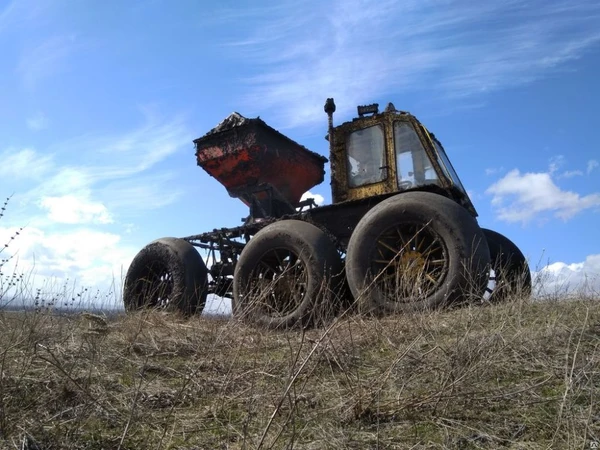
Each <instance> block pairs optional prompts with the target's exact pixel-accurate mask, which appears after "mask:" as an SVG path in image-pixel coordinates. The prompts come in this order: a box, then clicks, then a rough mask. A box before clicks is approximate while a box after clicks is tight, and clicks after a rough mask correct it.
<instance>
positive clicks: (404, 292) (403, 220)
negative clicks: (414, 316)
mask: <svg viewBox="0 0 600 450" xmlns="http://www.w3.org/2000/svg"><path fill="white" fill-rule="evenodd" d="M489 262H490V255H489V250H488V246H487V245H486V241H485V237H484V235H483V232H482V231H481V228H479V225H478V224H477V222H476V220H475V219H474V218H473V217H472V216H471V215H470V214H469V213H468V212H467V211H466V210H465V209H464V208H463V207H461V206H460V205H458V204H457V203H455V202H453V201H452V200H450V199H448V198H446V197H443V196H441V195H438V194H433V193H429V192H407V193H403V194H398V195H396V196H394V197H390V198H388V199H386V200H384V201H382V202H381V203H379V204H378V205H377V206H375V207H374V208H372V209H371V210H370V211H369V212H368V213H367V214H365V216H364V217H363V218H362V219H361V221H360V222H359V223H358V225H357V227H356V229H355V230H354V232H353V233H352V236H351V237H350V242H349V244H348V252H347V255H346V273H347V277H348V284H349V285H350V289H351V291H352V294H353V296H354V298H355V300H356V301H357V302H358V305H359V308H360V310H361V311H363V312H367V313H375V314H390V313H402V312H407V311H423V310H426V309H430V308H435V307H438V306H441V305H445V304H450V303H453V302H457V301H464V300H470V299H472V298H481V296H482V295H483V292H484V290H485V287H486V284H487V281H488V274H489Z"/></svg>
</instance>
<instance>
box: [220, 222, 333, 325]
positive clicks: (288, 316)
mask: <svg viewBox="0 0 600 450" xmlns="http://www.w3.org/2000/svg"><path fill="white" fill-rule="evenodd" d="M341 270H342V269H341V261H340V256H339V255H338V253H337V251H336V248H335V245H334V244H333V242H332V241H331V239H330V238H329V237H328V236H327V235H326V234H325V233H324V232H323V231H322V230H320V229H319V228H317V227H316V226H314V225H312V224H309V223H307V222H302V221H299V220H283V221H280V222H275V223H273V224H271V225H268V226H267V227H265V228H263V229H262V230H261V231H260V232H258V233H257V234H256V235H255V236H254V237H253V238H252V239H250V242H248V244H247V245H246V246H245V247H244V250H243V251H242V253H241V255H240V258H239V260H238V262H237V264H236V267H235V274H234V279H233V302H232V308H233V315H234V316H236V317H242V318H244V319H246V320H248V321H250V322H253V323H255V324H258V325H261V326H265V327H267V328H290V327H294V326H298V325H304V326H306V325H309V324H314V323H315V322H316V321H322V320H323V319H324V318H325V317H326V316H329V315H330V314H332V313H335V311H333V310H332V309H333V305H334V304H335V303H334V302H333V301H332V299H331V296H332V295H334V293H333V292H331V289H332V283H333V281H332V280H336V279H337V277H338V276H339V274H340V272H341Z"/></svg>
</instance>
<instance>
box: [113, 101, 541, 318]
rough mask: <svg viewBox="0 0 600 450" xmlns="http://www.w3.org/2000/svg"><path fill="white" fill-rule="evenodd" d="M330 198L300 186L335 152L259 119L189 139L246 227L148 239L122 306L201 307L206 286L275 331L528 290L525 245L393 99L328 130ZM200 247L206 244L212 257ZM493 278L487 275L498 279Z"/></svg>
mask: <svg viewBox="0 0 600 450" xmlns="http://www.w3.org/2000/svg"><path fill="white" fill-rule="evenodd" d="M334 111H335V103H334V101H333V99H327V101H326V103H325V112H326V113H327V115H328V133H327V136H326V139H328V141H329V150H330V151H329V153H330V155H329V164H330V173H331V196H332V203H331V204H329V205H324V206H317V205H316V203H315V202H314V199H311V198H308V199H303V194H304V193H306V192H307V191H309V190H310V189H311V188H313V187H314V186H316V185H318V184H319V183H321V182H323V180H324V176H325V170H324V169H325V163H326V162H328V159H327V158H325V157H323V156H321V155H319V154H317V153H314V152H312V151H310V150H308V149H306V148H305V147H303V146H301V145H299V144H298V143H296V142H294V141H293V140H291V139H289V138H288V137H286V136H284V135H283V134H281V133H279V132H278V131H276V130H275V129H273V128H271V127H270V126H268V125H267V124H266V123H265V122H264V121H263V120H261V119H260V118H256V119H247V118H245V117H243V116H241V115H239V114H237V113H234V114H232V115H230V116H229V117H227V118H226V119H225V120H224V121H222V122H221V123H220V124H219V125H218V126H217V127H216V128H214V129H212V130H211V131H209V132H208V133H207V134H206V135H204V136H203V137H201V138H198V139H196V140H194V145H195V149H196V153H195V155H196V159H197V164H198V165H199V166H201V167H202V168H203V169H204V170H205V171H206V172H207V173H208V174H209V175H210V176H212V177H214V178H216V179H217V180H218V181H219V182H220V183H221V184H222V185H224V186H225V188H226V189H227V192H228V193H229V195H230V196H231V197H235V198H239V199H240V200H241V201H242V202H244V203H245V204H246V205H247V206H248V208H249V215H248V216H247V217H246V218H244V219H243V222H242V224H241V225H238V226H234V227H229V228H218V229H214V230H212V231H208V232H205V233H201V234H197V235H193V236H187V237H183V238H170V237H169V238H162V239H158V240H156V241H154V242H151V243H150V244H148V245H147V246H146V247H144V248H143V249H142V250H141V251H140V252H139V253H138V254H137V256H136V257H135V258H134V260H133V261H132V263H131V266H130V267H129V270H128V272H127V276H126V279H125V284H124V292H123V299H124V303H125V307H126V309H127V310H135V309H139V308H146V307H171V308H175V309H179V310H180V311H182V312H184V313H198V312H200V311H202V309H203V308H204V305H205V302H206V298H207V295H209V294H214V295H217V296H220V297H228V298H230V299H231V300H232V313H233V316H234V317H240V318H243V319H246V320H248V321H250V322H252V323H255V324H259V325H262V326H266V327H269V328H280V327H281V328H288V327H293V326H307V325H310V324H315V323H317V322H318V321H320V320H322V319H323V318H324V317H329V316H331V314H337V313H339V312H340V311H341V310H342V308H346V307H354V306H356V307H357V309H358V310H359V311H361V312H365V313H374V314H391V313H402V312H407V311H420V310H426V309H429V308H435V307H439V306H443V305H450V304H456V303H457V302H465V301H471V300H476V301H481V299H482V298H484V297H485V295H486V294H485V292H486V290H487V291H488V294H487V297H486V298H487V299H488V300H490V301H498V300H502V299H505V298H507V297H508V296H511V295H514V294H516V293H518V294H522V295H528V294H529V293H530V291H531V275H530V272H529V268H528V266H527V262H526V260H525V258H524V256H523V254H522V253H521V251H520V250H519V249H518V248H517V247H516V246H515V244H514V243H513V242H511V241H510V240H509V239H507V238H506V237H504V236H502V235H501V234H499V233H497V232H494V231H491V230H487V229H483V228H481V227H480V226H479V225H478V222H477V220H476V217H477V212H476V210H475V207H474V206H473V203H472V202H471V200H470V199H469V196H468V195H467V192H466V190H465V188H464V187H463V185H462V183H461V182H460V180H459V178H458V175H457V174H456V172H455V170H454V168H453V167H452V164H451V163H450V160H449V159H448V156H447V155H446V152H445V150H444V148H443V147H442V144H441V143H440V142H439V141H438V139H437V138H436V137H435V136H434V134H433V133H431V132H430V131H429V130H428V129H427V128H425V126H423V125H422V124H421V123H420V122H419V121H418V120H417V118H416V117H414V116H413V115H411V114H410V113H408V112H404V111H398V110H396V109H395V108H394V106H393V105H392V104H391V103H390V104H388V106H387V107H386V108H385V110H384V111H379V105H378V104H373V105H367V106H359V107H358V117H356V118H355V119H353V120H351V121H348V122H346V123H343V124H341V125H339V126H336V127H334V126H333V113H334ZM198 249H199V250H200V251H201V252H203V254H204V258H203V257H202V256H201V254H200V252H199V251H198ZM490 277H491V278H492V280H493V281H492V282H490Z"/></svg>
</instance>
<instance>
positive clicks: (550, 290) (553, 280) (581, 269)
mask: <svg viewBox="0 0 600 450" xmlns="http://www.w3.org/2000/svg"><path fill="white" fill-rule="evenodd" d="M533 275H534V286H535V288H536V291H537V292H536V293H537V295H539V296H542V297H547V296H550V297H558V298H560V297H564V296H566V295H567V296H568V295H587V296H590V295H592V296H595V297H597V296H599V295H600V254H594V255H589V256H588V257H587V258H586V259H585V261H583V262H579V263H572V264H567V263H564V262H555V263H552V264H548V265H547V266H545V267H543V268H542V269H541V270H539V271H538V272H535V273H534V274H533Z"/></svg>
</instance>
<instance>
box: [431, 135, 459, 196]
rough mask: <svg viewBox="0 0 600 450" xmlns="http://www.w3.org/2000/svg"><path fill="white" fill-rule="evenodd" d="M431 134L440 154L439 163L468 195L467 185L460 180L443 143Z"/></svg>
mask: <svg viewBox="0 0 600 450" xmlns="http://www.w3.org/2000/svg"><path fill="white" fill-rule="evenodd" d="M430 136H431V140H432V141H433V144H434V145H435V149H436V151H437V155H438V163H439V164H440V166H441V167H442V170H443V171H444V172H445V173H446V176H447V177H448V178H450V179H451V180H452V182H453V183H454V184H455V185H456V187H457V188H458V189H460V191H462V192H463V193H464V194H465V195H466V194H467V191H466V190H465V187H464V186H463V184H462V183H461V182H460V179H459V178H458V175H457V174H456V171H455V170H454V167H452V163H451V162H450V160H449V159H448V156H447V155H446V152H445V151H444V148H443V147H442V144H440V143H439V142H438V140H437V139H436V138H435V137H434V136H432V135H431V134H430Z"/></svg>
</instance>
